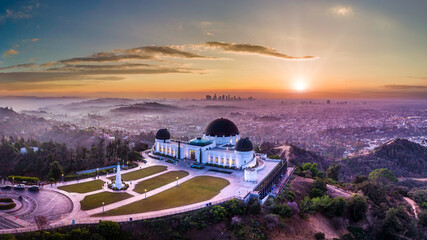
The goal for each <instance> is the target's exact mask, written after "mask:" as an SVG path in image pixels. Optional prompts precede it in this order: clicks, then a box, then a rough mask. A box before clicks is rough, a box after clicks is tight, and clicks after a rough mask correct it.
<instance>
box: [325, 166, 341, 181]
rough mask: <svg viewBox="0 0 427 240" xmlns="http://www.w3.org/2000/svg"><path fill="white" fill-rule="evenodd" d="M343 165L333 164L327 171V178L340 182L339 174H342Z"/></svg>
mask: <svg viewBox="0 0 427 240" xmlns="http://www.w3.org/2000/svg"><path fill="white" fill-rule="evenodd" d="M340 169H341V165H338V164H336V163H334V164H331V165H330V166H329V167H328V170H327V171H326V176H327V177H328V178H331V179H333V180H334V181H338V177H339V173H340Z"/></svg>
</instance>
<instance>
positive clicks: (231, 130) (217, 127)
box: [205, 118, 239, 137]
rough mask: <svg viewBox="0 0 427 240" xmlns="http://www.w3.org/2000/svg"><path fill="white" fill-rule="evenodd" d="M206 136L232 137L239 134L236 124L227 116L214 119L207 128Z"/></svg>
mask: <svg viewBox="0 0 427 240" xmlns="http://www.w3.org/2000/svg"><path fill="white" fill-rule="evenodd" d="M205 134H206V136H218V137H230V136H236V135H238V134H239V129H238V128H237V126H236V124H234V123H233V122H232V121H230V120H228V119H225V118H218V119H216V120H213V121H212V122H211V123H209V125H208V126H207V127H206V129H205Z"/></svg>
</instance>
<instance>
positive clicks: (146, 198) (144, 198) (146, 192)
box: [144, 189, 147, 199]
mask: <svg viewBox="0 0 427 240" xmlns="http://www.w3.org/2000/svg"><path fill="white" fill-rule="evenodd" d="M144 199H147V189H145V198H144Z"/></svg>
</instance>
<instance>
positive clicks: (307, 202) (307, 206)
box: [298, 196, 313, 213]
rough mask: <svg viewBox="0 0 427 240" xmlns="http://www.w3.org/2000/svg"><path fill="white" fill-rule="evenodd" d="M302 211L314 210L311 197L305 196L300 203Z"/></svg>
mask: <svg viewBox="0 0 427 240" xmlns="http://www.w3.org/2000/svg"><path fill="white" fill-rule="evenodd" d="M298 207H299V209H300V211H301V213H306V212H313V201H312V200H311V199H310V197H308V196H305V197H304V199H303V200H301V202H300V203H299V205H298Z"/></svg>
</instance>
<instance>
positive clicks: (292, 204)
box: [286, 202, 299, 214]
mask: <svg viewBox="0 0 427 240" xmlns="http://www.w3.org/2000/svg"><path fill="white" fill-rule="evenodd" d="M286 204H287V205H288V206H289V207H290V208H291V209H292V212H293V213H294V214H295V213H299V207H298V203H296V202H287V203H286Z"/></svg>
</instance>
